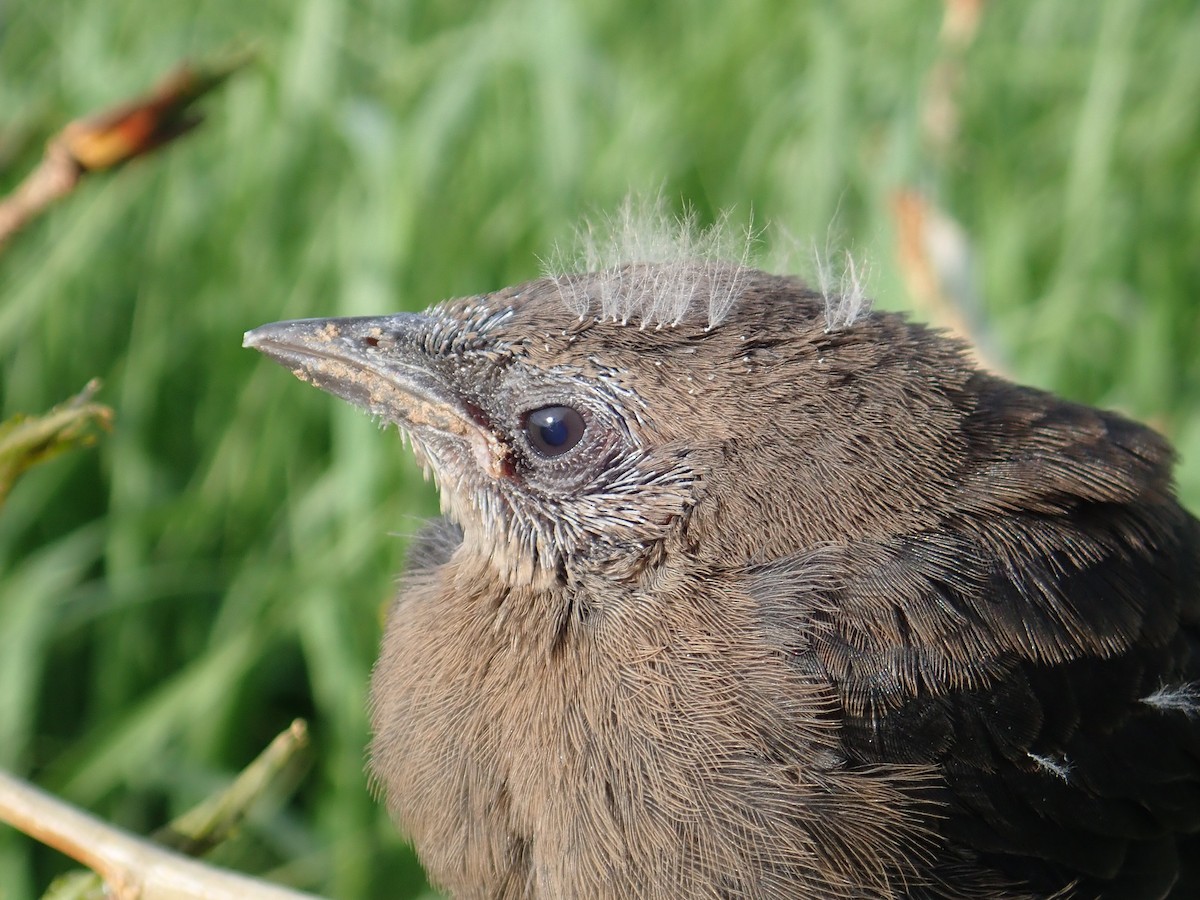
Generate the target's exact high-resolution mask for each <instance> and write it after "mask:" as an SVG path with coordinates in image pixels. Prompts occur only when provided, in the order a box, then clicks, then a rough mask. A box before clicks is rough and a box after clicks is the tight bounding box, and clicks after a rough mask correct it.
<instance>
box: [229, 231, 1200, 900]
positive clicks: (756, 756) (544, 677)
mask: <svg viewBox="0 0 1200 900" xmlns="http://www.w3.org/2000/svg"><path fill="white" fill-rule="evenodd" d="M683 250H684V251H686V250H687V247H683ZM859 294H860V292H858V291H851V292H849V293H847V294H845V295H843V296H839V295H838V294H837V292H836V291H830V290H828V289H826V290H813V289H810V288H809V287H808V286H807V284H806V282H805V281H804V280H802V279H800V278H798V277H795V276H788V275H776V274H770V273H768V272H766V271H762V270H760V269H756V268H753V267H750V266H749V265H748V264H745V263H744V262H742V261H738V260H726V259H721V258H715V257H711V256H703V255H701V256H689V255H688V253H687V252H681V253H680V254H679V255H678V256H677V257H670V256H663V257H661V258H654V259H650V260H648V261H647V260H639V259H637V258H636V257H634V258H629V259H614V260H610V261H605V262H604V264H603V265H598V266H596V267H594V268H591V269H588V268H586V267H582V266H581V267H579V268H578V269H577V270H568V271H565V272H556V273H547V274H544V275H543V276H541V277H538V278H535V279H533V280H531V281H528V282H526V283H523V284H520V285H517V286H514V287H509V288H505V289H502V290H498V291H495V292H493V293H486V294H479V295H475V296H469V297H461V298H457V299H452V300H448V301H444V302H442V303H440V304H437V305H434V306H432V307H431V308H429V309H428V310H427V311H425V312H423V313H397V314H389V315H379V316H365V317H363V316H360V317H339V318H321V319H305V320H294V321H287V322H279V323H275V324H270V325H264V326H262V327H259V328H256V329H254V330H252V331H249V332H247V334H246V336H245V345H246V346H248V347H252V348H254V349H257V350H259V351H261V352H262V353H264V354H266V356H268V357H269V358H271V359H272V360H274V361H276V362H278V363H280V364H282V365H283V366H285V367H286V368H288V369H289V370H291V371H292V372H293V373H294V374H295V375H296V376H298V377H299V378H300V379H301V380H303V381H305V382H308V383H310V384H312V385H314V386H316V387H318V388H320V389H322V390H324V391H327V392H329V393H331V394H333V395H335V396H337V397H340V398H343V399H345V400H348V401H349V402H351V403H353V404H355V405H356V406H359V407H361V408H363V409H364V410H366V411H367V412H368V413H369V414H370V415H371V416H373V417H376V418H377V419H378V420H381V421H382V422H384V423H386V424H389V425H390V424H393V423H394V424H395V425H397V426H398V428H399V430H400V432H401V434H402V435H403V436H404V439H405V442H406V443H407V444H409V445H411V449H412V451H413V452H414V454H415V455H416V457H417V459H418V461H419V462H420V463H421V465H422V466H423V467H424V468H425V470H426V472H427V473H428V474H429V475H431V476H432V478H433V480H434V481H435V483H436V486H437V488H438V491H439V496H440V502H441V513H442V514H441V516H440V517H438V518H436V519H434V520H433V521H432V522H430V523H428V524H427V525H426V526H425V528H424V530H423V531H422V532H421V533H420V534H419V535H418V536H417V537H416V538H415V539H414V540H413V542H412V544H411V546H410V547H409V550H408V562H407V568H406V571H405V573H404V574H403V576H402V578H401V583H400V587H399V590H398V593H397V596H396V598H395V600H394V601H393V603H392V605H391V607H390V611H389V613H388V617H387V622H386V626H385V628H384V634H383V637H382V645H381V650H380V656H379V659H378V661H377V663H376V664H375V667H374V670H373V674H372V678H371V686H370V699H369V710H370V717H371V723H372V735H373V736H372V739H371V745H370V748H369V750H368V767H369V770H370V773H371V777H372V780H373V782H374V783H375V784H376V785H377V786H378V789H379V791H380V792H381V794H382V795H383V797H384V798H385V800H386V804H387V807H388V809H389V812H390V814H391V816H392V818H393V819H394V821H395V822H396V823H397V825H398V826H399V828H400V830H401V831H402V832H403V833H404V834H405V835H406V836H407V837H408V839H409V840H411V841H412V843H413V845H414V847H415V848H416V851H417V853H418V855H419V857H420V859H421V861H422V863H423V865H424V866H425V868H426V871H427V873H428V875H429V877H430V879H431V882H432V883H433V884H434V885H436V886H438V887H440V888H441V889H443V890H445V891H446V892H448V893H449V895H451V896H453V897H456V898H468V900H484V898H488V900H491V898H495V900H517V898H525V900H567V898H580V900H582V898H597V900H604V898H647V900H665V898H712V900H717V898H728V900H735V898H736V900H751V898H755V900H758V898H762V900H768V898H770V900H777V898H799V900H818V898H819V900H851V898H855V900H858V898H868V900H885V898H886V900H899V898H906V900H918V898H923V900H935V898H985V897H986V898H1016V900H1020V898H1027V900H1032V898H1064V900H1065V898H1073V900H1092V898H1105V900H1133V898H1138V900H1157V898H1174V900H1180V898H1196V897H1200V524H1198V523H1197V520H1196V519H1195V518H1194V517H1193V516H1192V515H1191V514H1189V513H1188V512H1187V511H1186V510H1185V509H1184V507H1183V506H1181V504H1180V502H1179V500H1178V499H1177V497H1176V494H1175V492H1174V487H1173V482H1172V467H1173V464H1174V453H1173V451H1172V449H1171V447H1170V445H1169V443H1168V442H1167V441H1166V440H1165V439H1164V438H1162V437H1160V436H1159V435H1158V434H1156V433H1155V432H1154V431H1152V430H1151V429H1149V428H1147V427H1145V426H1143V425H1140V424H1137V423H1135V422H1133V421H1131V420H1130V419H1128V418H1125V417H1123V416H1122V415H1119V414H1117V413H1113V412H1107V411H1102V410H1100V409H1096V408H1093V407H1090V406H1086V405H1081V404H1078V403H1075V402H1070V401H1068V400H1066V399H1062V398H1060V397H1058V396H1055V395H1053V394H1051V393H1047V392H1044V391H1042V390H1038V389H1035V388H1031V387H1024V386H1019V385H1017V384H1015V383H1013V382H1011V381H1009V380H1006V379H1005V378H1003V377H1000V376H999V375H996V374H993V373H991V372H989V371H987V370H985V369H983V368H981V367H980V366H979V365H978V364H976V363H975V362H974V361H973V360H972V357H971V356H970V355H969V353H968V352H967V347H966V345H965V344H964V343H963V342H961V341H960V340H958V339H956V338H954V337H952V336H948V335H946V334H944V333H942V332H940V331H938V330H936V329H932V328H930V327H927V326H925V325H922V324H920V323H918V322H915V321H912V320H910V319H909V318H907V317H905V316H903V315H901V314H896V313H889V312H879V311H871V310H869V309H859V307H860V306H861V305H862V304H861V302H860V301H861V299H862V298H861V296H860V295H859Z"/></svg>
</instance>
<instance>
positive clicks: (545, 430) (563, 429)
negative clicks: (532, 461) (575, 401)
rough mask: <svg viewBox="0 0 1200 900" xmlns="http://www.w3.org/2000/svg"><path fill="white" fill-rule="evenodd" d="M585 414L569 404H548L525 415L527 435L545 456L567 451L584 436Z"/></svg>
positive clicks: (530, 441) (536, 448)
mask: <svg viewBox="0 0 1200 900" xmlns="http://www.w3.org/2000/svg"><path fill="white" fill-rule="evenodd" d="M583 427H584V425H583V416H581V415H580V414H579V413H578V411H576V410H574V409H572V408H571V407H569V406H546V407H543V408H542V409H535V410H534V411H533V412H531V413H529V415H527V416H526V417H525V435H526V436H527V437H528V438H529V443H530V444H532V445H533V448H534V449H535V450H537V451H538V452H539V453H541V454H542V455H544V456H558V455H560V454H562V453H566V452H567V451H568V450H570V449H571V448H572V447H574V446H575V445H576V444H578V443H579V440H580V438H582V437H583Z"/></svg>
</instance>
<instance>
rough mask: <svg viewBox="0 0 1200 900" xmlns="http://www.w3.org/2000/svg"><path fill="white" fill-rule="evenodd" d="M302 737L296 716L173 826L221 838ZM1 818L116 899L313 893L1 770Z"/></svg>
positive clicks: (74, 890) (197, 838) (289, 898)
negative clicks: (218, 861)
mask: <svg viewBox="0 0 1200 900" xmlns="http://www.w3.org/2000/svg"><path fill="white" fill-rule="evenodd" d="M305 742H306V734H305V728H304V724H303V723H302V722H296V723H293V725H292V727H291V728H290V729H289V730H288V731H286V732H284V733H283V734H282V735H280V736H279V737H278V738H276V739H275V741H274V742H272V744H271V746H270V747H268V748H267V750H266V751H264V753H263V754H262V755H260V756H259V758H258V759H257V760H255V762H254V763H252V764H251V765H250V766H249V767H248V768H247V769H246V770H245V771H244V772H243V773H242V775H241V776H239V777H238V778H237V779H236V780H235V781H234V782H233V784H232V785H231V786H230V787H229V788H228V789H227V790H226V791H225V792H223V793H222V794H221V796H219V797H217V798H216V799H214V800H211V801H206V802H205V803H204V804H202V805H201V806H200V807H197V808H196V809H195V810H192V811H191V812H189V813H187V814H185V815H184V816H183V817H181V818H180V819H179V820H177V821H176V822H174V823H172V826H171V829H170V830H171V831H172V832H174V833H175V834H176V835H179V834H185V835H187V837H188V840H189V842H190V843H192V844H193V845H207V846H211V845H212V844H213V843H218V842H219V840H220V837H222V836H224V835H225V834H227V833H228V830H229V829H230V828H231V827H232V826H233V824H235V823H236V821H238V820H240V819H241V818H242V817H243V816H244V814H245V811H246V809H247V808H248V806H249V805H250V804H251V803H252V802H253V801H254V800H255V799H256V798H257V797H259V796H260V795H261V793H262V791H263V790H264V788H265V787H266V786H267V785H268V784H270V783H271V782H272V781H273V780H274V778H275V777H276V776H278V775H279V773H281V772H282V771H283V770H284V769H285V768H286V767H287V766H288V764H289V762H290V761H291V760H292V759H293V758H294V756H295V753H296V752H297V751H298V750H299V749H300V748H301V747H302V746H303V745H304V743H305ZM0 821H5V822H8V823H9V824H10V825H12V826H13V827H15V828H17V829H18V830H20V831H23V832H24V833H25V834H28V835H29V836H30V837H32V838H35V839H36V840H39V841H41V842H42V843H44V844H47V845H48V846H51V847H54V848H55V849H57V850H59V851H61V852H62V853H65V854H66V855H67V856H70V857H71V858H72V859H74V860H76V861H78V862H80V863H82V864H83V865H85V866H87V867H88V868H89V869H91V870H92V871H93V872H95V873H96V874H97V875H98V876H99V877H100V878H101V879H102V880H103V881H104V884H105V887H106V888H107V893H106V896H108V897H113V898H116V900H235V898H239V897H240V898H247V900H313V896H312V895H310V894H303V893H300V892H298V891H293V890H290V889H287V888H283V887H279V886H277V885H272V884H268V883H267V882H264V881H260V880H258V879H254V878H249V877H247V876H244V875H239V874H237V873H234V872H229V871H226V870H222V869H218V868H215V867H213V866H210V865H206V864H204V863H201V862H198V861H197V860H194V859H190V858H188V857H186V856H183V855H180V854H179V853H176V852H174V851H171V850H167V849H164V848H162V847H159V846H155V845H154V844H152V843H150V842H149V841H148V840H146V839H144V838H140V837H137V836H135V835H132V834H129V833H128V832H125V831H122V830H121V829H119V828H116V827H114V826H112V825H109V824H107V823H105V822H102V821H100V820H99V819H97V818H95V817H94V816H91V815H89V814H88V813H85V812H83V811H82V810H79V809H76V808H75V807H73V806H70V805H69V804H67V803H64V802H63V801H61V800H59V799H57V798H56V797H53V796H51V795H50V794H47V793H46V792H44V791H42V790H41V789H39V788H37V787H34V786H33V785H31V784H29V783H28V782H25V781H22V780H20V779H18V778H15V777H13V776H11V775H9V774H7V773H3V772H0ZM92 886H94V885H87V884H80V883H79V881H78V880H76V881H73V882H72V884H71V887H70V891H71V894H70V896H88V895H89V893H90V890H89V888H90V887H92ZM57 896H59V897H62V896H64V895H63V894H61V893H58V894H57Z"/></svg>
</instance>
